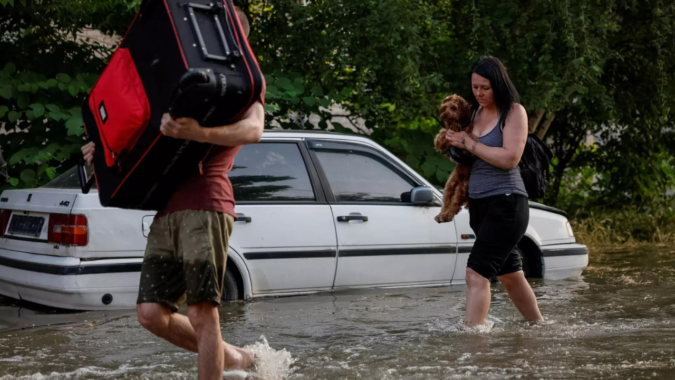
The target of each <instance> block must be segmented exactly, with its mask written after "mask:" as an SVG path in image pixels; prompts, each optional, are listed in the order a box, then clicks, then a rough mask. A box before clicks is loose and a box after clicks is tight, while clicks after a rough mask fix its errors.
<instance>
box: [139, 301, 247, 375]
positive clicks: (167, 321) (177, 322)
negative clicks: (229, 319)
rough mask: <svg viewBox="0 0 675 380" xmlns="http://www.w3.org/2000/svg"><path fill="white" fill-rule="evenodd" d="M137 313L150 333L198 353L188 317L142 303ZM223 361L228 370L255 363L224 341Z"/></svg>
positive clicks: (160, 305) (242, 367) (240, 350)
mask: <svg viewBox="0 0 675 380" xmlns="http://www.w3.org/2000/svg"><path fill="white" fill-rule="evenodd" d="M136 311H137V314H138V321H139V322H140V323H141V325H142V326H143V327H145V328H146V329H147V330H148V331H150V332H151V333H153V334H155V335H157V336H158V337H160V338H162V339H164V340H166V341H168V342H169V343H171V344H173V345H175V346H178V347H180V348H183V349H185V350H188V351H192V352H197V349H198V347H197V336H196V334H195V330H194V328H193V327H192V325H191V324H190V320H189V319H188V317H186V316H184V315H181V314H178V313H172V312H171V310H170V309H169V308H168V307H167V306H165V305H163V304H160V303H141V304H138V305H136ZM218 325H219V326H220V323H219V324H218ZM223 359H224V365H225V368H226V369H246V368H248V367H250V366H251V364H252V363H253V353H252V352H251V351H250V350H247V349H245V348H239V347H236V346H233V345H231V344H228V343H226V342H224V341H223Z"/></svg>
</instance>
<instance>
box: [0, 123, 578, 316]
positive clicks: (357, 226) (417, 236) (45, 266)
mask: <svg viewBox="0 0 675 380" xmlns="http://www.w3.org/2000/svg"><path fill="white" fill-rule="evenodd" d="M229 178H230V180H231V181H232V184H233V187H234V194H235V198H236V199H237V206H236V212H237V214H238V216H239V218H238V221H237V222H236V223H235V228H234V231H233V234H232V238H231V240H230V249H229V252H228V264H227V274H226V295H225V296H226V298H227V299H230V300H231V299H251V298H257V297H264V296H281V295H296V294H304V293H312V292H323V291H335V290H340V289H346V288H362V287H364V288H365V287H409V286H444V285H455V284H457V285H459V284H464V283H465V281H464V272H465V269H466V261H467V257H468V255H469V252H470V251H471V247H472V244H473V241H474V239H475V236H474V232H473V231H472V230H471V228H470V227H469V214H468V212H467V211H462V213H460V214H459V215H458V216H457V217H456V218H455V221H454V222H452V223H445V224H438V223H436V222H435V221H434V216H436V215H437V214H438V213H439V210H440V206H441V199H442V197H441V192H440V191H438V190H436V189H435V188H434V187H433V186H432V185H431V184H430V183H428V182H427V181H426V180H425V179H424V178H422V177H421V176H420V175H419V174H417V173H416V172H415V171H414V170H412V169H410V168H409V167H408V166H406V165H405V164H404V163H403V162H402V161H401V160H399V159H398V158H396V157H395V156H394V155H392V154H391V153H389V152H388V151H386V150H385V149H384V148H382V147H381V146H379V145H378V144H376V143H374V142H373V141H371V140H369V139H367V138H364V137H359V136H351V135H340V134H332V133H319V132H309V131H306V132H305V131H303V132H290V131H269V132H265V134H264V136H263V140H262V141H261V142H260V143H259V144H255V145H249V146H245V147H243V148H242V149H241V151H240V152H239V154H238V155H237V157H236V160H235V163H234V168H233V170H232V172H231V173H230V175H229ZM153 217H154V212H148V211H138V210H122V209H116V208H104V207H102V206H101V204H100V203H99V200H98V195H97V194H96V192H95V191H92V192H91V193H89V194H82V193H81V191H80V188H79V181H78V176H77V171H76V169H75V168H73V169H71V170H70V171H68V172H66V173H64V174H63V175H62V176H60V177H58V178H56V179H55V180H54V181H52V182H51V183H49V184H47V185H46V186H44V187H42V188H38V189H28V190H8V191H5V192H4V193H2V195H1V196H0V294H2V295H5V296H8V297H12V298H16V299H21V300H27V301H31V302H34V303H38V304H43V305H48V306H53V307H58V308H65V309H76V310H105V309H127V308H133V307H134V306H135V302H136V295H137V288H138V284H139V272H140V269H141V261H142V257H143V251H144V249H145V243H146V236H147V234H148V229H149V227H150V224H151V223H152V220H153ZM518 248H519V249H520V250H521V252H522V254H523V257H524V269H525V271H526V275H528V276H529V277H533V278H536V277H543V278H545V279H552V280H555V279H562V278H566V277H573V276H579V275H580V274H581V272H582V271H583V269H584V268H585V267H586V266H587V265H588V250H587V248H586V246H584V245H580V244H575V239H574V235H573V232H572V229H571V227H570V224H569V223H568V221H567V218H566V217H565V215H564V213H563V212H561V211H559V210H556V209H552V208H548V207H546V206H543V205H537V204H531V210H530V225H529V227H528V229H527V233H526V235H525V237H524V238H523V240H522V241H521V242H520V244H519V246H518Z"/></svg>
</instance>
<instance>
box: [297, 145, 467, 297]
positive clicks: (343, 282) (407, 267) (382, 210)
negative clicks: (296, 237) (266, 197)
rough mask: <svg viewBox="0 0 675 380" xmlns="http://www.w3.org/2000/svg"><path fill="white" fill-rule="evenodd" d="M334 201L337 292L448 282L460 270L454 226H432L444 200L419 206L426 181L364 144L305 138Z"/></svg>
mask: <svg viewBox="0 0 675 380" xmlns="http://www.w3.org/2000/svg"><path fill="white" fill-rule="evenodd" d="M308 147H309V148H310V151H311V154H312V158H313V160H314V161H315V163H316V165H317V169H318V170H319V173H320V176H321V177H322V181H323V183H324V188H325V189H326V195H327V197H328V199H329V202H330V203H331V209H332V210H333V216H334V221H335V228H336V231H337V239H338V266H337V273H336V277H335V284H334V287H335V288H340V287H367V286H404V285H425V284H446V283H450V281H451V280H452V275H453V271H454V268H455V260H456V249H457V235H456V231H455V226H454V223H445V224H438V223H436V222H435V221H434V216H436V215H437V214H438V213H439V211H440V205H441V203H440V200H438V199H436V200H435V201H434V202H433V203H431V204H428V205H424V206H419V205H413V204H412V203H411V202H410V201H409V194H410V191H411V190H412V189H413V188H415V187H419V186H422V185H423V183H422V182H421V181H420V180H419V179H416V178H415V176H414V175H412V174H411V173H410V169H409V168H407V167H404V166H403V165H401V164H399V163H398V162H396V161H395V160H393V159H391V158H390V157H389V156H388V155H385V154H383V153H382V152H381V151H379V150H378V149H376V148H374V147H370V146H368V145H365V144H359V143H348V142H334V141H329V140H323V141H322V140H311V141H308Z"/></svg>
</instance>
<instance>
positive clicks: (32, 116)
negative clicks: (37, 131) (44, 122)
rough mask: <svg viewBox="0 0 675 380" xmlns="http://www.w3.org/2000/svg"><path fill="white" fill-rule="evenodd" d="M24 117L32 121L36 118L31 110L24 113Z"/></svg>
mask: <svg viewBox="0 0 675 380" xmlns="http://www.w3.org/2000/svg"><path fill="white" fill-rule="evenodd" d="M26 117H27V118H28V120H33V119H35V117H36V116H35V112H33V111H32V110H28V111H26Z"/></svg>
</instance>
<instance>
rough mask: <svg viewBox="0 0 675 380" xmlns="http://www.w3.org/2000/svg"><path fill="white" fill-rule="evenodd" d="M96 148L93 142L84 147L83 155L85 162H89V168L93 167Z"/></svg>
mask: <svg viewBox="0 0 675 380" xmlns="http://www.w3.org/2000/svg"><path fill="white" fill-rule="evenodd" d="M95 148H96V145H94V142H93V141H92V142H90V143H88V144H87V145H84V146H83V147H82V155H83V156H84V160H85V161H87V165H89V166H91V161H92V160H93V159H94V150H95Z"/></svg>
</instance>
